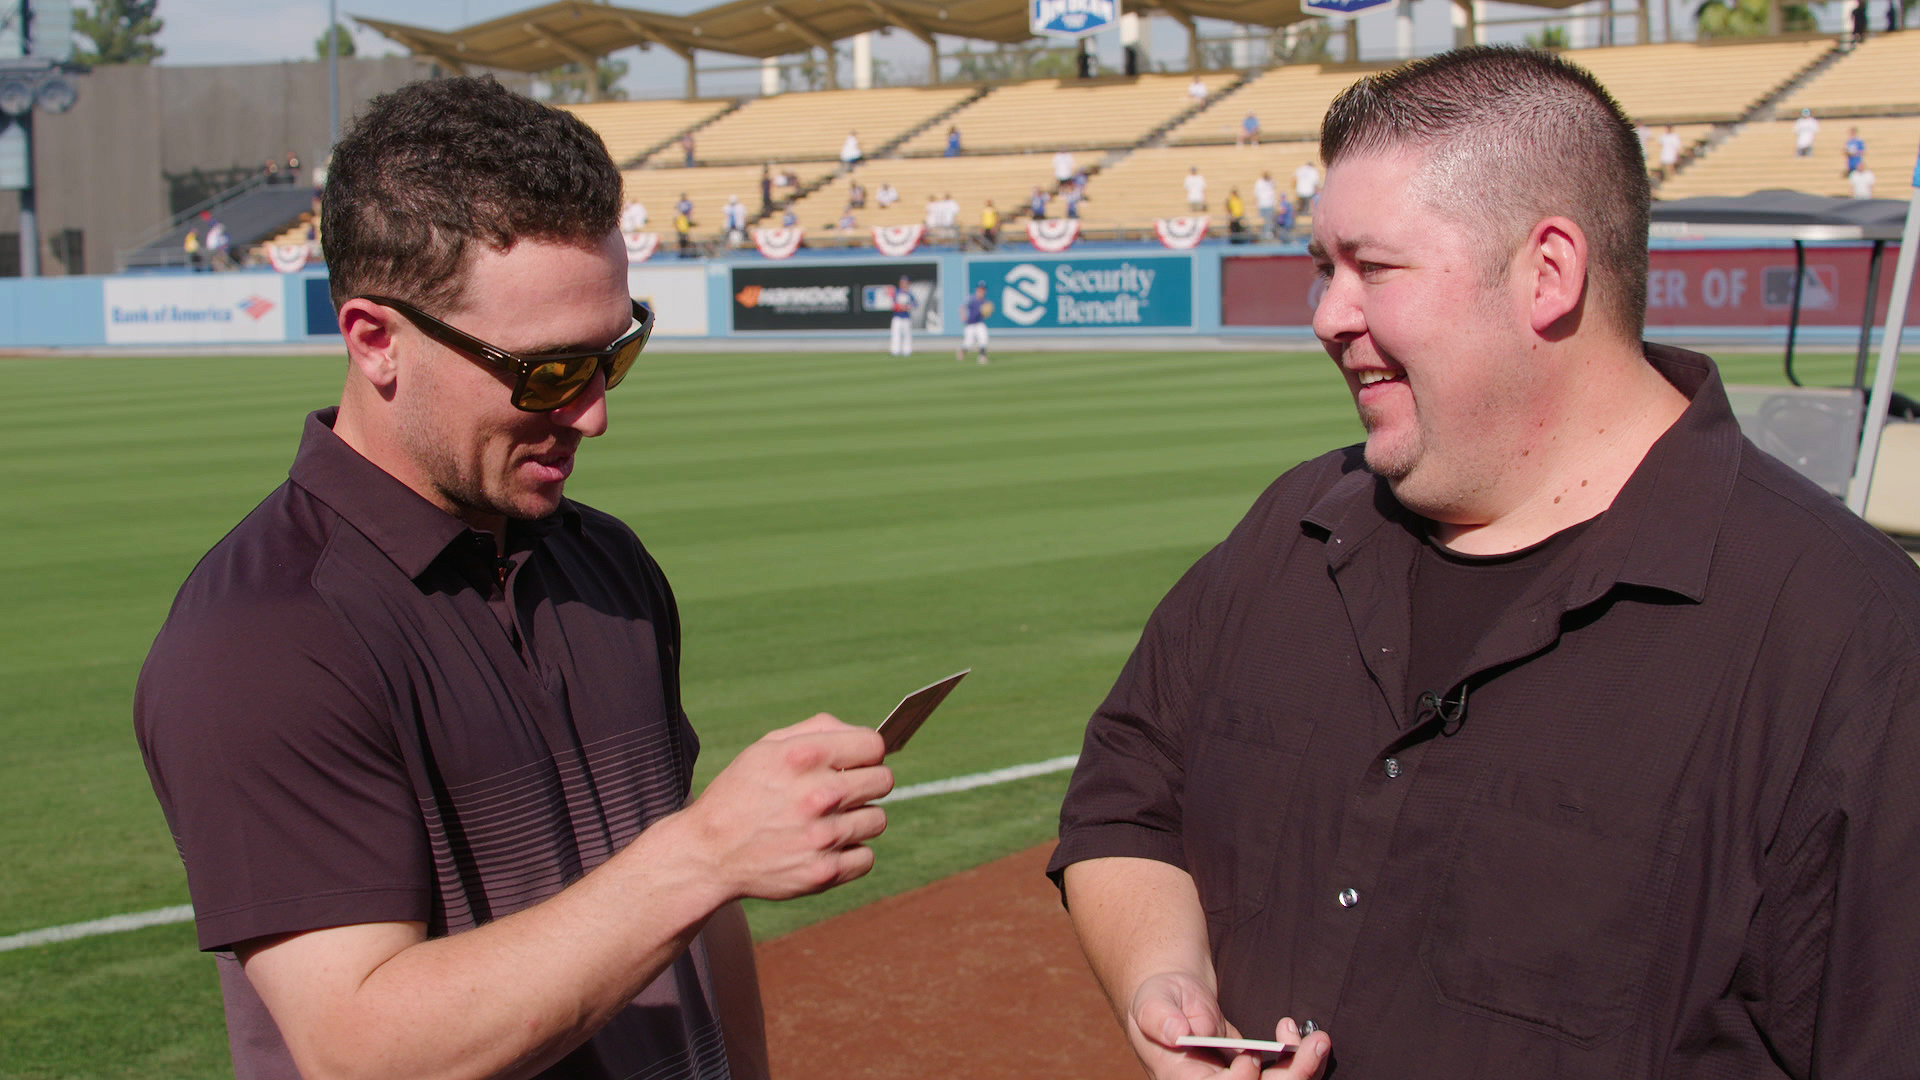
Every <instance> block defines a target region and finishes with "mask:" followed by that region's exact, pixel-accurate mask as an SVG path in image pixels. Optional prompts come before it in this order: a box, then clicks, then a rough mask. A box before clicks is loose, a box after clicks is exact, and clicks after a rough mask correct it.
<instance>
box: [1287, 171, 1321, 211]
mask: <svg viewBox="0 0 1920 1080" xmlns="http://www.w3.org/2000/svg"><path fill="white" fill-rule="evenodd" d="M1319 193H1320V169H1319V167H1318V166H1316V165H1314V163H1313V162H1311V161H1303V162H1301V163H1300V167H1299V168H1297V169H1295V170H1293V200H1294V209H1295V210H1297V211H1299V212H1300V213H1302V214H1305V213H1308V212H1309V211H1311V210H1312V209H1313V198H1314V196H1315V195H1318V194H1319Z"/></svg>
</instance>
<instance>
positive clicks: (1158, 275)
mask: <svg viewBox="0 0 1920 1080" xmlns="http://www.w3.org/2000/svg"><path fill="white" fill-rule="evenodd" d="M967 275H968V279H969V280H970V281H974V282H985V283H986V286H987V299H988V300H989V301H990V302H991V303H992V304H993V312H992V313H991V314H990V315H988V316H987V325H988V326H994V327H1005V328H1007V329H1029V328H1035V329H1050V330H1051V329H1058V330H1068V329H1074V330H1079V329H1095V330H1108V329H1111V330H1126V329H1130V328H1133V327H1136V326H1192V325H1193V263H1192V261H1191V260H1190V259H1188V258H1187V257H1186V256H1180V255H1175V256H1155V255H1144V256H1138V257H1135V258H1121V259H1114V258H1108V259H1059V260H1053V259H1024V260H1019V259H1004V260H1001V259H995V260H986V259H980V260H975V261H974V262H972V263H970V264H968V268H967Z"/></svg>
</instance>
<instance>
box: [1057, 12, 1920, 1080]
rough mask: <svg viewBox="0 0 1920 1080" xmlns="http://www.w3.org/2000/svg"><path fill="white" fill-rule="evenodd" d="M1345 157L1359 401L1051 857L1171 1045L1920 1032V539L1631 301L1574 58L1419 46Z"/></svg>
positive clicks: (1904, 1068)
mask: <svg viewBox="0 0 1920 1080" xmlns="http://www.w3.org/2000/svg"><path fill="white" fill-rule="evenodd" d="M1321 156H1322V158H1323V159H1324V160H1325V161H1326V163H1327V167H1328V173H1327V180H1326V186H1325V189H1324V191H1323V192H1322V194H1321V197H1320V205H1319V209H1318V212H1317V213H1316V214H1315V216H1314V221H1313V241H1312V245H1311V249H1310V250H1311V252H1312V254H1313V257H1314V259H1315V262H1316V264H1317V266H1318V268H1319V271H1320V274H1321V277H1322V279H1323V281H1324V282H1325V291H1324V295H1323V297H1322V299H1320V301H1319V303H1318V307H1317V309H1316V311H1315V314H1314V330H1315V333H1316V335H1317V336H1318V337H1319V338H1320V339H1321V341H1322V343H1323V345H1324V346H1325V348H1326V350H1327V352H1328V354H1329V355H1330V356H1331V357H1332V358H1333V360H1334V361H1335V363H1336V364H1337V365H1338V366H1339V368H1340V370H1341V373H1342V375H1343V377H1344V378H1345V379H1346V381H1347V386H1348V389H1349V391H1350V392H1351V393H1352V394H1353V395H1354V399H1355V402H1356V405H1357V407H1358V411H1359V414H1360V418H1361V420H1362V423H1363V425H1364V427H1365V428H1366V431H1367V438H1366V442H1365V444H1364V445H1363V446H1358V447H1350V448H1348V449H1345V450H1339V451H1335V452H1333V453H1330V454H1327V455H1325V456H1323V457H1321V458H1319V459H1316V460H1313V461H1309V462H1307V463H1305V464H1303V465H1301V466H1299V467H1298V468H1295V469H1293V470H1292V471H1290V472H1288V473H1287V474H1286V475H1284V476H1282V477H1281V478H1280V479H1279V480H1278V481H1276V482H1275V483H1274V484H1273V485H1272V486H1271V487H1270V488H1269V489H1268V490H1267V492H1266V493H1265V494H1264V495H1263V496H1262V497H1261V498H1260V499H1259V501H1258V502H1257V503H1256V504H1255V506H1254V508H1253V509H1252V511H1251V512H1250V513H1249V514H1248V515H1247V517H1246V518H1245V519H1244V520H1242V522H1241V523H1240V525H1239V526H1238V527H1237V528H1236V529H1235V530H1234V531H1233V533H1232V535H1230V536H1229V537H1228V538H1227V539H1226V540H1225V541H1224V542H1223V543H1222V544H1221V545H1220V546H1219V547H1217V548H1215V549H1214V550H1213V551H1212V552H1210V553H1209V554H1207V555H1206V556H1205V557H1204V558H1203V559H1201V560H1200V562H1199V563H1198V564H1196V565H1195V566H1194V567H1193V568H1192V569H1191V570H1190V571H1189V572H1188V573H1187V574H1186V575H1185V576H1184V577H1183V578H1182V579H1181V581H1180V582H1179V583H1178V584H1177V585H1176V586H1175V587H1174V589H1173V591H1172V592H1171V593H1169V594H1168V596H1167V597H1166V599H1165V600H1164V601H1163V602H1162V603H1161V605H1160V607H1159V608H1158V609H1157V610H1156V611H1155V612H1154V614H1153V617H1152V618H1151V620H1150V621H1149V622H1148V624H1147V627H1146V630H1145V632H1144V633H1143V634H1142V636H1141V640H1140V643H1139V645H1138V647H1137V648H1136V650H1135V651H1134V653H1133V656H1132V657H1131V658H1130V659H1129V660H1128V662H1127V665H1126V668H1125V669H1124V670H1123V672H1122V673H1121V675H1120V678H1119V681H1118V682H1117V684H1116V685H1115V686H1114V688H1113V690H1112V692H1111V693H1110V694H1109V696H1108V697H1107V699H1106V701H1105V702H1104V703H1103V704H1102V705H1101V706H1100V708H1099V710H1098V711H1097V712H1096V713H1095V715H1094V717H1093V719H1092V721H1091V722H1090V723H1089V725H1088V728H1087V734H1086V740H1085V745H1084V749H1083V752H1082V754H1081V758H1080V762H1079V765H1078V768H1077V769H1076V772H1075V774H1074V778H1073V782H1072V786H1071V787H1070V789H1069V792H1068V795H1067V799H1066V802H1065V805H1064V806H1063V809H1062V813H1061V837H1060V845H1059V847H1058V849H1057V850H1056V853H1055V855H1054V858H1053V862H1052V865H1051V866H1050V868H1049V869H1050V872H1051V873H1053V874H1054V875H1055V879H1056V881H1059V882H1061V884H1062V887H1063V889H1064V892H1065V897H1066V899H1067V901H1068V904H1069V908H1070V910H1071V912H1072V915H1073V919H1074V923H1075V927H1076V929H1077V930H1078V932H1079V934H1080V937H1081V941H1082V943H1083V945H1084V947H1085V950H1086V952H1087V956H1088V958H1089V960H1090V962H1091V964H1092V966H1093V969H1094V972H1095V974H1096V975H1097V976H1098V977H1099V978H1100V980H1101V982H1102V985H1103V986H1104V987H1105V989H1106V991H1107V993H1108V996H1109V998H1110V999H1111V1001H1112V1003H1113V1006H1114V1009H1115V1012H1116V1013H1117V1014H1118V1015H1119V1016H1120V1018H1121V1021H1122V1024H1123V1027H1124V1028H1125V1030H1126V1033H1127V1036H1128V1038H1129V1039H1130V1041H1131V1044H1132V1046H1133V1048H1134V1050H1135V1052H1136V1053H1137V1054H1138V1055H1139V1057H1140V1059H1141V1061H1142V1062H1143V1063H1144V1064H1145V1066H1146V1068H1147V1071H1148V1073H1149V1074H1150V1075H1152V1076H1153V1077H1156V1078H1158V1080H1202V1078H1207V1077H1220V1076H1231V1077H1236V1078H1241V1080H1252V1078H1253V1077H1255V1076H1256V1075H1261V1076H1265V1077H1269V1078H1280V1077H1287V1078H1295V1077H1307V1076H1313V1075H1319V1074H1322V1073H1323V1072H1335V1070H1333V1069H1330V1068H1329V1066H1330V1065H1331V1066H1337V1072H1336V1073H1335V1074H1336V1075H1337V1076H1338V1078H1339V1080H1373V1078H1404V1077H1449V1078H1450V1077H1472V1078H1495V1077H1527V1078H1542V1077H1557V1078H1588V1077H1592V1078H1600V1077H1607V1078H1614V1080H1618V1078H1622V1077H1633V1078H1640V1077H1645V1078H1653V1077H1708V1076H1714V1077H1731V1076H1741V1077H1761V1076H1766V1077H1807V1076H1848V1077H1853V1076H1861V1077H1865V1076H1896V1075H1908V1074H1911V1073H1912V1072H1913V1071H1914V1062H1915V1061H1916V1060H1917V1059H1920V1057H1917V1056H1920V965H1916V964H1915V963H1913V959H1914V957H1915V956H1920V919H1916V918H1915V917H1914V916H1913V915H1912V914H1911V912H1910V906H1911V905H1910V897H1911V895H1912V881H1913V867H1915V866H1917V865H1920V796H1916V795H1915V794H1914V793H1913V792H1914V788H1913V785H1912V783H1911V782H1910V780H1909V779H1908V777H1907V774H1906V769H1905V765H1906V764H1907V763H1911V762H1914V761H1920V572H1916V568H1915V566H1914V564H1913V562H1912V561H1911V560H1910V559H1909V558H1908V557H1907V556H1906V555H1905V554H1904V553H1903V552H1901V551H1900V550H1899V549H1898V548H1897V547H1895V546H1894V545H1892V544H1891V543H1889V542H1888V541H1887V540H1886V538H1885V537H1883V536H1881V535H1880V534H1878V533H1876V532H1875V531H1873V530H1872V529H1871V528H1869V527H1868V526H1866V525H1865V524H1864V523H1862V522H1861V521H1859V520H1858V519H1857V518H1854V517H1852V516H1851V515H1849V514H1848V513H1847V512H1846V511H1845V509H1844V508H1843V507H1842V506H1841V505H1840V504H1839V503H1838V501H1836V500H1835V499H1833V498H1832V497H1831V496H1830V495H1828V494H1826V493H1825V492H1824V491H1822V490H1820V489H1819V488H1818V487H1816V486H1814V485H1813V484H1811V483H1809V482H1808V481H1806V480H1805V479H1803V478H1802V477H1800V476H1799V475H1798V474H1796V473H1795V472H1793V471H1792V470H1791V469H1790V468H1789V467H1787V466H1786V465H1784V464H1782V463H1781V462H1779V461H1777V460H1775V459H1773V458H1771V457H1770V456H1768V455H1766V454H1765V453H1763V452H1761V451H1759V450H1758V449H1757V448H1756V447H1754V446H1753V444H1751V443H1748V442H1746V441H1745V440H1744V439H1743V438H1742V437H1741V433H1740V428H1739V426H1738V423H1737V422H1736V420H1735V419H1734V416H1733V414H1732V411H1731V409H1730V407H1729V405H1728V401H1727V397H1726V394H1725V391H1724V389H1723V388H1722V386H1721V383H1720V378H1719V374H1718V372H1717V370H1716V369H1715V368H1714V366H1713V364H1712V362H1711V361H1709V360H1708V359H1707V358H1706V357H1703V356H1700V355H1697V354H1694V353H1688V352H1684V351H1682V350H1678V349H1673V348H1669V347H1664V346H1658V345H1649V344H1645V343H1643V342H1642V341H1641V340H1640V333H1641V330H1642V328H1643V322H1644V315H1645V308H1646V297H1645V284H1646V278H1647V248H1646V234H1647V213H1648V191H1647V183H1646V177H1645V171H1644V164H1643V159H1642V155H1641V152H1640V149H1639V146H1638V142H1637V140H1636V139H1635V137H1634V132H1633V128H1632V125H1631V124H1630V123H1629V122H1628V120H1627V119H1626V118H1625V117H1624V116H1623V115H1622V114H1621V113H1620V111H1619V109H1618V107H1617V106H1616V105H1615V104H1614V102H1613V101H1612V100H1611V98H1609V97H1608V96H1607V94H1606V92H1605V91H1604V90H1603V89H1601V87H1600V86H1599V84H1598V83H1597V82H1595V81H1594V80H1593V78H1592V77H1591V76H1590V75H1588V74H1587V73H1586V72H1584V71H1582V70H1581V69H1579V68H1577V67H1575V66H1573V65H1572V64H1569V63H1567V62H1566V61H1564V60H1562V59H1559V58H1557V57H1555V56H1552V55H1550V54H1546V53H1539V52H1523V51H1518V50H1506V49H1468V50H1462V51H1459V52H1455V53H1449V54H1445V55H1442V56H1438V57H1433V58H1430V59H1427V60H1421V61H1416V62H1414V63H1412V64H1410V65H1407V66H1405V67H1402V68H1399V69H1397V70H1395V71H1392V72H1388V73H1383V74H1380V75H1376V76H1371V77H1368V78H1366V79H1362V80H1361V81H1360V82H1359V83H1357V84H1356V85H1354V86H1353V87H1351V88H1349V89H1348V90H1347V91H1346V92H1345V93H1343V94H1342V95H1341V96H1340V97H1339V98H1338V99H1337V100H1336V101H1335V102H1334V104H1333V105H1332V106H1331V107H1330V109H1329V110H1328V113H1327V117H1326V120H1325V122H1324V125H1323V127H1322V135H1321ZM1239 1036H1247V1037H1251V1038H1253V1039H1261V1040H1270V1041H1274V1042H1279V1043H1281V1044H1284V1045H1285V1046H1290V1047H1294V1048H1295V1049H1294V1050H1292V1051H1291V1052H1282V1053H1278V1054H1269V1055H1267V1056H1266V1057H1264V1058H1260V1057H1256V1056H1255V1055H1253V1054H1247V1053H1237V1052H1235V1051H1234V1050H1233V1049H1232V1048H1231V1047H1228V1048H1224V1049H1218V1048H1213V1047H1209V1046H1206V1045H1201V1046H1194V1045H1193V1039H1194V1037H1200V1038H1201V1039H1202V1040H1219V1039H1223V1038H1224V1039H1229V1040H1231V1039H1234V1038H1236V1037H1239Z"/></svg>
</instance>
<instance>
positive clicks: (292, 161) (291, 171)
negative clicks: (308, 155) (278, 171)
mask: <svg viewBox="0 0 1920 1080" xmlns="http://www.w3.org/2000/svg"><path fill="white" fill-rule="evenodd" d="M286 175H287V183H289V184H297V183H299V182H300V155H299V154H296V153H294V152H293V151H291V150H289V151H287V166H286Z"/></svg>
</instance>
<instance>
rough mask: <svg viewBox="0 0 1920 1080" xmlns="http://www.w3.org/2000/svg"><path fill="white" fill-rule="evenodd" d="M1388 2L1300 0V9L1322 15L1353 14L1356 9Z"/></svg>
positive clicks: (1382, 0)
mask: <svg viewBox="0 0 1920 1080" xmlns="http://www.w3.org/2000/svg"><path fill="white" fill-rule="evenodd" d="M1386 2H1387V0H1300V10H1301V11H1305V12H1317V13H1319V14H1322V15H1351V14H1353V13H1354V12H1356V11H1365V10H1366V9H1367V8H1370V7H1379V6H1380V5H1381V4H1384V3H1386Z"/></svg>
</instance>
